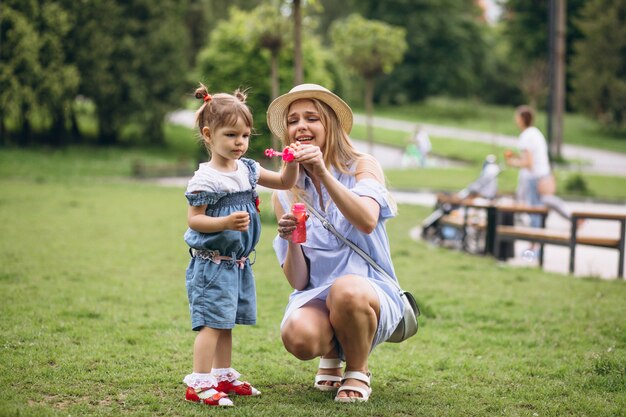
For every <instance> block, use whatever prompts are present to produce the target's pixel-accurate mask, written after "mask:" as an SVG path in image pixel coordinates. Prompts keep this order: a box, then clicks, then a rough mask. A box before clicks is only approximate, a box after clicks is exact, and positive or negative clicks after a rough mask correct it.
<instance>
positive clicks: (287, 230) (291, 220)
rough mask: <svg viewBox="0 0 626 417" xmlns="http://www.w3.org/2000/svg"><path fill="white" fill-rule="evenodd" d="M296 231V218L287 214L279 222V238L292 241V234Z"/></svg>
mask: <svg viewBox="0 0 626 417" xmlns="http://www.w3.org/2000/svg"><path fill="white" fill-rule="evenodd" d="M294 230H296V217H295V216H294V215H293V214H291V213H285V214H283V216H282V217H281V218H280V220H278V236H280V237H281V238H282V239H285V240H291V234H292V233H293V231H294Z"/></svg>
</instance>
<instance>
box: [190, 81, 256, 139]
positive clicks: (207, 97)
mask: <svg viewBox="0 0 626 417" xmlns="http://www.w3.org/2000/svg"><path fill="white" fill-rule="evenodd" d="M194 95H195V97H196V98H197V99H200V100H202V101H203V103H202V105H201V106H200V108H199V109H198V110H197V111H196V124H197V125H198V129H199V131H200V136H201V137H203V135H202V129H204V128H205V127H208V128H209V130H210V131H215V130H216V129H219V128H221V127H224V126H234V125H235V124H237V120H239V118H241V119H242V120H243V122H244V123H245V125H246V126H247V127H249V128H250V129H252V120H253V118H252V112H251V111H250V108H249V107H248V106H247V104H246V99H247V98H248V95H247V94H246V91H245V90H240V89H237V90H235V92H234V93H233V94H228V93H216V94H209V91H208V89H207V88H206V86H205V85H204V84H202V83H200V87H198V88H197V89H196V91H195V93H194ZM205 144H206V142H205ZM207 150H209V149H208V147H207Z"/></svg>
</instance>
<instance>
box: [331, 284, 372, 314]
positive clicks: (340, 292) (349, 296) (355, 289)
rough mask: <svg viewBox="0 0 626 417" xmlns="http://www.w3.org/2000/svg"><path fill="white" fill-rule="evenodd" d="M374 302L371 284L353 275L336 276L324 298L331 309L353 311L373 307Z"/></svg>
mask: <svg viewBox="0 0 626 417" xmlns="http://www.w3.org/2000/svg"><path fill="white" fill-rule="evenodd" d="M376 304H377V298H376V293H375V291H374V289H373V288H372V286H371V284H370V283H369V282H367V280H366V279H364V278H362V277H359V276H355V275H345V276H343V277H340V278H337V280H336V281H335V282H334V283H333V285H332V287H331V288H330V292H329V294H328V298H327V299H326V305H327V307H328V309H329V310H331V311H332V310H336V309H342V310H344V309H345V310H347V311H352V312H354V311H358V310H361V309H369V308H372V307H375V306H376Z"/></svg>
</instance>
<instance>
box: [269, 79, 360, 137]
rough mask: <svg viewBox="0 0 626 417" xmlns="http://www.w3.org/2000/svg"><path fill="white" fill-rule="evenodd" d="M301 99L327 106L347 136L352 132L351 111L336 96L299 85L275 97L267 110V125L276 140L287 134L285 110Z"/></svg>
mask: <svg viewBox="0 0 626 417" xmlns="http://www.w3.org/2000/svg"><path fill="white" fill-rule="evenodd" d="M301 99H317V100H319V101H321V102H322V103H325V104H327V105H328V106H329V107H330V108H331V109H332V110H333V111H334V112H335V114H336V115H337V119H338V120H339V125H340V126H341V128H342V129H343V130H344V131H345V132H346V134H349V133H350V131H352V123H353V117H352V109H351V108H350V106H348V105H347V104H346V102H345V101H343V100H342V99H340V98H339V97H338V96H337V95H335V94H333V93H332V92H330V91H328V90H326V89H325V88H324V87H321V86H318V85H316V84H301V85H299V86H296V87H294V88H292V89H291V91H290V92H288V93H286V94H283V95H282V96H279V97H277V98H276V99H274V101H272V103H271V104H270V105H269V107H268V108H267V125H268V126H269V128H270V130H271V131H272V133H273V134H274V135H275V136H276V137H278V138H285V137H286V134H287V114H286V112H287V109H289V106H290V105H291V103H293V102H294V101H297V100H301Z"/></svg>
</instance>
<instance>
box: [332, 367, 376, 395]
mask: <svg viewBox="0 0 626 417" xmlns="http://www.w3.org/2000/svg"><path fill="white" fill-rule="evenodd" d="M370 381H371V375H370V373H369V372H367V371H366V372H359V371H346V373H345V375H344V377H343V380H342V381H341V387H340V388H339V391H337V395H336V396H335V401H337V402H341V403H353V402H365V401H367V400H369V397H370V394H371V393H372V388H370Z"/></svg>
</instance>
